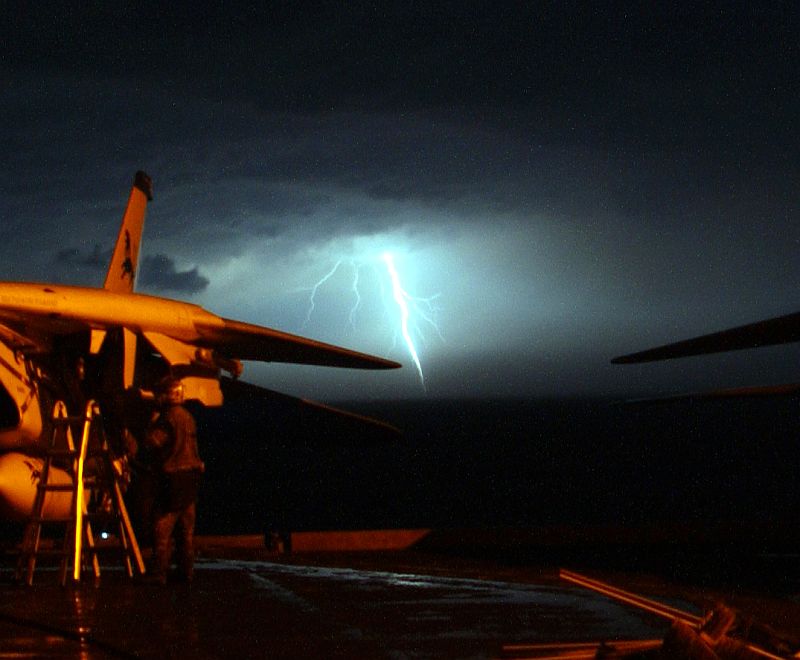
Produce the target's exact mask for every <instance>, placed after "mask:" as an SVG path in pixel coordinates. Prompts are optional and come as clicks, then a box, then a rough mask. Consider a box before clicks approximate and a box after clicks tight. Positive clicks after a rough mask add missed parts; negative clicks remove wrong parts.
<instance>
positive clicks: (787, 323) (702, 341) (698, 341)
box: [611, 312, 800, 364]
mask: <svg viewBox="0 0 800 660" xmlns="http://www.w3.org/2000/svg"><path fill="white" fill-rule="evenodd" d="M795 341H800V312H796V313H794V314H787V315H786V316H779V317H777V318H774V319H769V320H766V321H758V322H756V323H750V324H748V325H742V326H739V327H736V328H731V329H729V330H722V331H720V332H714V333H711V334H708V335H702V336H700V337H694V338H693V339H686V340H684V341H679V342H676V343H674V344H665V345H664V346H658V347H656V348H650V349H648V350H646V351H640V352H638V353H631V354H630V355H621V356H620V357H615V358H614V359H613V360H611V363H612V364H634V363H637V362H654V361H656V360H671V359H673V358H679V357H687V356H690V355H706V354H709V353H721V352H724V351H739V350H743V349H746V348H758V347H761V346H774V345H776V344H788V343H791V342H795Z"/></svg>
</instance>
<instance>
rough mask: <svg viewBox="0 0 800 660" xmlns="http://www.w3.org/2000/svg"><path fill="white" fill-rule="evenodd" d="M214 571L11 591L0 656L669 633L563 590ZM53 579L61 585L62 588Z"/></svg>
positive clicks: (498, 642)
mask: <svg viewBox="0 0 800 660" xmlns="http://www.w3.org/2000/svg"><path fill="white" fill-rule="evenodd" d="M425 568H426V567H425V566H424V565H421V564H416V565H415V566H414V570H413V571H408V570H406V569H403V568H402V567H401V568H400V569H398V570H392V567H391V566H387V569H386V570H363V569H357V568H341V567H338V568H332V567H323V566H311V565H299V564H295V563H283V562H270V561H240V560H214V561H201V562H200V563H199V564H198V566H197V579H196V581H195V584H193V585H191V586H186V585H168V586H167V587H157V586H149V585H144V584H140V583H135V582H131V581H130V580H128V578H127V577H126V576H125V575H124V574H123V572H122V571H121V570H106V571H104V572H103V575H102V582H101V584H100V585H99V586H97V587H95V586H93V585H91V584H81V585H78V586H74V587H68V588H65V589H62V588H61V587H59V586H57V584H56V582H57V580H56V576H55V573H54V574H53V575H52V576H50V575H48V574H47V573H46V572H42V573H41V577H38V578H37V580H38V582H37V584H35V585H34V586H33V587H30V588H29V587H21V586H17V585H14V584H12V583H11V582H10V579H9V576H4V577H5V579H3V580H2V582H0V592H2V598H3V600H2V602H3V605H2V607H0V639H2V651H1V652H0V657H51V658H65V657H69V658H127V657H137V658H151V657H152V658H155V657H166V656H170V655H173V654H180V656H181V657H184V656H186V657H197V658H221V657H235V656H238V657H286V658H289V657H291V658H296V657H309V656H317V657H372V658H381V657H383V658H411V657H428V658H429V657H442V658H453V657H471V658H491V657H495V656H496V655H497V653H498V651H499V649H500V648H501V646H502V645H503V644H507V643H513V642H535V641H548V640H554V639H558V640H563V641H569V640H576V641H581V640H586V639H635V638H646V637H658V636H660V635H663V633H664V630H665V624H664V622H663V621H661V620H659V619H657V618H654V617H651V616H648V615H646V614H644V613H641V612H638V611H635V610H631V609H628V608H625V607H624V606H622V605H619V604H617V603H614V602H612V601H610V600H608V599H607V598H604V597H602V596H599V595H596V594H593V593H591V592H586V591H584V590H581V589H579V588H576V587H571V586H568V585H564V584H563V583H559V582H557V580H556V577H555V575H551V576H545V577H544V578H543V579H540V580H536V581H530V580H522V579H521V580H520V581H516V579H509V576H508V575H506V574H504V575H503V576H502V579H498V578H497V576H496V575H491V574H486V575H482V576H480V577H475V576H474V575H470V576H468V577H463V576H459V575H456V574H453V573H452V572H451V573H449V574H446V575H445V574H442V571H441V569H440V567H436V570H431V571H426V570H425ZM51 577H52V579H50V578H51Z"/></svg>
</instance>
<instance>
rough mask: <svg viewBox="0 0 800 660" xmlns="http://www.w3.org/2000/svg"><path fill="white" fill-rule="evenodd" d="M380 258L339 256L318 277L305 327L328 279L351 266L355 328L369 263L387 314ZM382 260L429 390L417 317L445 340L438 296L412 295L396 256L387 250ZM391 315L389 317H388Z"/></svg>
mask: <svg viewBox="0 0 800 660" xmlns="http://www.w3.org/2000/svg"><path fill="white" fill-rule="evenodd" d="M376 261H377V259H375V258H374V257H373V258H371V259H345V258H342V259H339V260H338V261H337V262H336V263H335V264H334V266H333V268H331V269H330V270H329V271H328V272H327V273H326V274H325V275H323V276H322V277H321V278H320V279H319V280H317V282H316V284H315V285H314V286H313V287H312V288H311V289H310V294H309V297H308V310H307V312H306V318H305V321H304V322H303V327H305V326H306V325H307V324H308V323H309V322H310V321H311V317H312V315H313V313H314V310H315V308H316V296H317V293H318V292H319V290H320V288H321V287H322V286H323V285H324V284H325V283H326V282H328V281H329V280H330V279H331V278H332V277H334V275H336V273H337V272H339V270H340V269H341V268H344V267H349V268H352V271H353V275H352V281H351V284H350V292H351V295H352V297H353V300H354V302H353V305H352V306H351V307H350V314H349V322H350V326H351V327H352V328H353V329H355V327H356V312H358V310H359V307H360V306H361V303H362V295H361V290H360V288H359V285H360V278H361V270H362V268H364V267H365V266H367V265H368V264H372V268H370V269H368V271H367V272H372V273H374V274H375V276H376V277H378V284H379V288H380V291H381V298H383V299H384V305H385V306H386V309H387V313H388V309H389V303H388V302H387V299H388V298H389V296H388V295H387V288H386V287H385V286H384V281H385V280H384V278H382V277H380V276H379V271H378V270H377V268H376V266H375V264H376ZM380 261H381V262H382V263H383V265H384V266H385V268H386V273H387V275H388V278H389V282H390V284H391V297H390V298H391V300H392V301H393V302H394V306H396V307H397V309H398V310H399V316H400V318H399V321H400V330H399V334H400V335H401V336H402V338H403V342H404V343H405V346H406V349H407V350H408V354H409V355H410V357H411V360H412V362H413V363H414V367H415V369H416V371H417V374H418V376H419V381H420V384H421V385H422V388H423V390H426V391H427V388H426V386H425V375H424V373H423V371H422V364H421V363H420V359H419V353H418V352H417V347H416V346H415V344H414V339H413V336H412V335H413V334H414V333H416V334H418V335H419V337H420V338H421V339H422V340H423V341H424V339H425V338H424V336H423V334H422V332H421V330H420V328H419V326H418V324H417V323H416V322H415V320H414V319H415V318H418V319H421V320H422V321H424V322H425V323H426V324H427V325H430V326H431V327H433V328H434V330H435V331H436V333H437V334H438V336H439V338H440V339H442V341H444V338H443V337H442V334H441V332H439V327H438V325H437V323H436V321H435V318H434V317H435V313H436V308H435V307H434V305H433V301H434V300H435V299H436V298H437V297H438V296H432V297H430V298H417V297H414V296H412V295H411V294H409V293H408V292H407V291H406V290H405V289H404V288H403V285H402V283H401V280H400V274H399V273H398V270H397V268H396V266H395V263H394V257H393V256H392V254H391V253H390V252H383V253H382V254H381V255H380ZM387 318H388V317H387ZM394 336H395V342H396V341H397V338H398V333H397V331H395V334H394Z"/></svg>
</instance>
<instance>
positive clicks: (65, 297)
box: [0, 172, 400, 518]
mask: <svg viewBox="0 0 800 660" xmlns="http://www.w3.org/2000/svg"><path fill="white" fill-rule="evenodd" d="M151 199H152V184H151V181H150V179H149V177H148V176H147V175H146V174H145V173H143V172H138V173H137V174H136V177H135V181H134V185H133V188H132V190H131V194H130V198H129V200H128V204H127V207H126V209H125V213H124V215H123V218H122V225H121V227H120V231H119V236H118V238H117V243H116V246H115V249H114V252H113V254H112V258H111V262H110V265H109V268H108V273H107V276H106V279H105V284H104V286H103V288H101V289H100V288H89V287H78V286H62V285H57V284H32V283H10V282H2V283H0V384H1V385H2V388H0V452H2V455H0V514H2V515H4V516H5V517H9V518H22V517H25V516H27V515H29V514H30V511H31V506H32V503H33V499H34V494H35V492H36V484H37V480H38V471H39V469H40V467H41V461H40V459H38V458H37V457H36V456H37V454H40V453H41V450H42V447H43V446H44V443H45V442H46V441H49V437H48V436H49V429H48V427H49V420H50V419H51V416H52V412H53V405H54V403H55V402H56V401H58V400H62V401H66V402H67V407H68V409H69V413H70V414H72V415H76V414H77V415H80V414H82V413H83V410H82V409H80V408H81V406H80V405H78V404H76V400H81V402H83V401H85V399H86V398H93V399H97V400H98V401H100V402H101V403H102V404H104V405H103V408H104V410H103V414H104V417H108V416H113V415H116V416H117V420H116V422H117V426H125V424H124V417H125V414H126V411H125V401H126V400H130V399H131V398H135V397H136V393H138V392H140V391H142V390H144V391H152V390H153V389H154V387H155V385H156V383H157V382H158V381H159V380H160V379H163V378H164V377H166V376H169V377H172V378H179V379H180V380H181V381H182V383H183V386H184V391H185V398H186V399H189V400H196V401H198V402H200V403H201V404H203V405H206V406H220V405H222V402H223V393H222V389H221V387H220V379H221V376H222V373H223V372H227V373H228V374H230V375H231V376H232V377H233V378H234V379H235V378H237V377H238V376H239V375H240V374H241V372H242V363H241V361H242V360H256V361H264V362H287V363H296V364H307V365H320V366H329V367H345V368H354V369H393V368H396V367H399V366H400V365H399V364H397V363H396V362H392V361H389V360H384V359H382V358H379V357H374V356H371V355H366V354H363V353H358V352H356V351H351V350H348V349H345V348H341V347H338V346H333V345H330V344H324V343H321V342H317V341H314V340H311V339H306V338H304V337H299V336H295V335H290V334H287V333H284V332H279V331H277V330H273V329H270V328H266V327H261V326H257V325H251V324H248V323H243V322H240V321H234V320H231V319H226V318H222V317H220V316H217V315H215V314H212V313H211V312H209V311H207V310H205V309H203V308H202V307H199V306H197V305H194V304H191V303H186V302H180V301H176V300H169V299H166V298H159V297H154V296H149V295H143V294H138V293H135V292H134V288H135V282H136V274H137V267H138V261H139V246H140V241H141V236H142V228H143V226H144V217H145V211H146V208H147V203H148V201H150V200H151ZM76 365H80V369H85V379H83V380H82V379H81V376H83V373H80V374H79V373H78V372H76ZM242 385H244V384H242ZM249 388H250V391H251V392H252V391H253V390H254V389H255V390H259V389H261V388H255V386H249ZM86 389H90V390H92V391H90V392H88V393H87V392H86V391H85V390H86ZM261 391H262V392H263V393H264V395H265V396H270V395H272V396H274V395H277V393H271V392H270V391H269V390H263V389H261ZM278 396H281V397H285V396H286V395H278ZM297 401H300V400H297ZM301 403H302V404H303V405H308V406H315V405H316V404H313V403H311V402H306V401H302V402H301ZM316 407H317V408H318V409H324V410H327V411H329V412H330V413H331V414H334V415H340V416H341V415H349V413H345V412H343V411H337V410H335V409H330V408H327V407H324V406H316ZM109 409H110V410H109ZM352 418H353V419H359V420H362V421H364V422H366V423H372V424H375V425H380V424H381V423H380V422H376V421H374V420H369V419H366V418H359V417H358V416H355V415H353V416H352ZM387 428H388V425H387ZM56 472H58V471H56ZM59 478H63V479H69V477H68V476H67V475H66V473H64V474H61V475H59V474H55V475H51V477H50V479H51V481H53V480H55V481H57V480H58V479H59ZM48 497H49V498H52V502H50V503H47V504H46V506H45V514H46V515H53V516H57V515H59V513H58V512H57V511H56V509H58V508H59V506H57V504H56V500H59V501H63V502H64V506H68V502H69V497H61V498H59V497H58V494H57V493H51V494H48Z"/></svg>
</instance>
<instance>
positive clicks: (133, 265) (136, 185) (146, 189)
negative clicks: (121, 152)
mask: <svg viewBox="0 0 800 660" xmlns="http://www.w3.org/2000/svg"><path fill="white" fill-rule="evenodd" d="M152 199H153V182H152V181H151V180H150V177H149V176H147V174H145V173H144V172H141V171H139V172H137V173H136V178H135V179H134V181H133V188H131V196H130V197H129V198H128V206H127V207H126V208H125V214H124V215H123V216H122V226H121V227H120V228H119V236H117V244H116V246H114V254H113V255H112V256H111V263H110V264H109V266H108V273H107V274H106V281H105V284H104V285H103V288H104V289H106V290H108V291H116V292H117V293H130V292H132V291H133V288H134V285H135V284H136V270H137V268H138V267H139V243H140V242H141V240H142V228H143V227H144V213H145V210H146V209H147V202H148V201H150V200H152Z"/></svg>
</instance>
